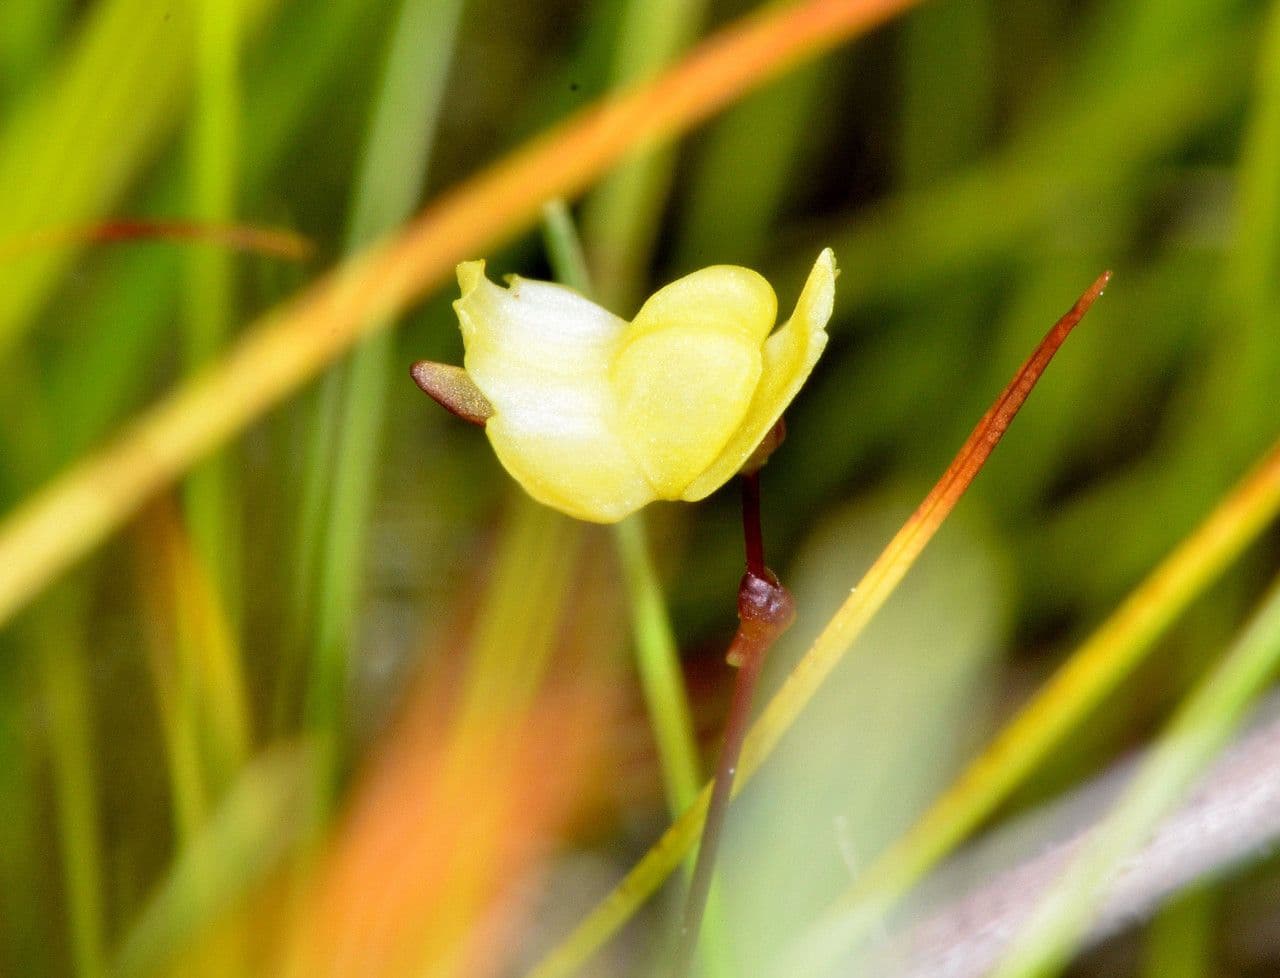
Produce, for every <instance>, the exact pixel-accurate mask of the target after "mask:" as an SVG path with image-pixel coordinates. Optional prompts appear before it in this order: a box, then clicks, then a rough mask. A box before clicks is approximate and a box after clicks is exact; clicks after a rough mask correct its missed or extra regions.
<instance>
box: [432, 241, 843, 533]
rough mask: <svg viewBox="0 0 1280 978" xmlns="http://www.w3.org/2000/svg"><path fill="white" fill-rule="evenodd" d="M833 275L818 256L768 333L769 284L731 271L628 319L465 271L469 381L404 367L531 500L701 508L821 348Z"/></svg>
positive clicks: (829, 259) (597, 515)
mask: <svg viewBox="0 0 1280 978" xmlns="http://www.w3.org/2000/svg"><path fill="white" fill-rule="evenodd" d="M835 277H836V267H835V258H834V256H833V255H832V253H831V250H830V249H827V250H825V251H823V252H822V254H821V255H819V256H818V260H817V262H816V264H815V265H814V267H813V271H812V272H810V274H809V279H808V281H807V282H806V283H805V286H804V289H803V291H802V292H801V294H800V299H799V301H798V302H797V303H796V308H795V311H794V312H793V313H792V315H791V318H790V319H789V320H787V322H786V323H785V324H784V325H783V326H782V327H781V328H779V329H777V330H776V331H775V330H773V326H774V322H775V319H776V317H777V310H778V301H777V298H776V297H775V295H774V293H773V289H772V288H771V287H770V286H769V283H768V282H766V281H765V280H764V279H763V278H762V277H761V276H760V275H758V274H757V273H756V272H753V271H751V270H750V269H746V268H740V267H738V266H734V265H716V266H713V267H711V268H704V269H702V270H701V271H698V272H694V273H693V274H691V275H687V276H685V277H684V278H682V279H680V280H679V281H677V282H673V283H672V284H670V285H668V286H666V287H665V288H663V289H660V290H659V291H658V292H656V293H654V295H653V296H651V297H650V298H649V300H648V301H647V302H645V303H644V305H643V306H642V307H641V309H640V311H639V312H638V313H637V314H636V317H635V319H633V320H632V321H631V322H630V323H628V322H626V321H625V320H623V319H620V318H619V317H617V316H615V315H613V314H612V313H610V312H609V311H608V310H606V309H603V308H601V307H600V306H598V305H596V304H595V303H593V302H591V301H589V300H588V299H586V298H584V297H583V296H581V295H579V294H578V293H577V292H575V291H573V290H572V289H569V288H566V287H564V286H562V285H555V284H552V283H550V282H537V281H531V280H528V279H522V278H518V277H516V276H511V277H510V279H509V280H508V281H509V286H508V287H507V288H502V287H500V286H498V285H495V284H494V283H493V282H491V281H489V279H488V278H486V277H485V274H484V262H483V261H472V262H464V263H463V264H461V265H459V266H458V283H459V285H460V286H461V288H462V297H461V298H460V299H458V300H457V301H456V302H455V303H454V304H453V305H454V309H455V310H456V311H457V313H458V320H459V323H460V325H461V328H462V340H463V344H464V345H465V347H466V357H465V365H466V374H465V375H463V374H462V372H461V371H459V370H458V369H457V368H456V367H443V366H441V365H439V364H430V363H427V362H423V363H419V364H415V366H414V371H413V374H414V378H415V379H416V380H417V381H418V383H419V385H420V386H422V388H423V389H424V390H426V391H427V392H428V393H430V394H432V396H434V397H436V398H437V400H440V401H441V402H442V403H444V404H445V405H446V406H447V407H449V408H450V409H451V410H454V411H455V412H456V413H459V414H462V415H463V416H464V417H469V418H471V419H472V420H476V421H483V422H484V424H485V431H486V432H487V433H488V435H489V440H490V442H492V444H493V448H494V451H495V452H497V455H498V458H499V460H500V461H501V462H502V464H503V466H505V467H506V469H507V471H508V472H510V473H511V475H512V476H513V477H514V478H515V479H516V481H517V482H519V483H520V484H521V485H522V486H523V487H524V488H525V489H526V490H527V491H528V493H529V494H530V495H531V496H533V497H534V498H535V499H537V500H539V501H540V502H543V503H545V504H546V505H548V506H552V507H554V508H556V509H558V510H561V511H562V512H565V513H568V514H569V515H570V516H576V517H578V518H580V519H584V520H592V521H594V522H598V523H612V522H616V521H617V520H620V519H622V518H623V517H625V516H627V515H628V514H630V513H633V512H635V511H636V510H637V509H640V508H641V507H642V506H644V505H645V504H646V503H649V502H652V501H653V500H655V499H684V500H689V501H693V500H698V499H702V498H703V497H704V496H707V495H709V494H710V493H711V492H713V491H715V490H716V489H718V488H719V487H720V486H721V485H723V484H724V483H725V482H727V481H728V480H729V479H730V478H732V477H733V475H734V474H735V473H736V472H737V471H738V470H739V469H740V468H742V465H743V463H744V462H746V461H747V459H748V458H749V457H750V456H751V454H752V452H753V451H754V450H755V448H756V446H757V445H759V444H760V442H761V440H762V439H763V438H764V437H765V436H766V435H767V434H768V433H769V431H770V430H771V429H772V428H773V426H774V424H775V423H776V422H777V421H778V419H779V418H780V417H781V416H782V412H783V411H784V410H785V409H786V407H787V405H788V404H790V403H791V400H792V398H794V397H795V396H796V393H797V392H798V391H799V390H800V386H801V385H802V384H803V383H804V381H805V379H806V378H807V377H808V376H809V373H810V371H812V370H813V366H814V364H815V363H817V360H818V357H819V355H821V353H822V350H823V347H825V346H826V343H827V333H826V326H827V321H828V320H829V319H830V318H831V308H832V303H833V301H834V295H835ZM472 385H474V389H473V388H472ZM476 389H478V390H476Z"/></svg>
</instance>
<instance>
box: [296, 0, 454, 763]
mask: <svg viewBox="0 0 1280 978" xmlns="http://www.w3.org/2000/svg"><path fill="white" fill-rule="evenodd" d="M461 12H462V0H405V3H404V5H403V6H402V7H401V9H400V15H399V18H398V19H397V22H396V24H395V26H394V28H393V31H392V35H391V38H390V41H389V47H388V51H387V60H386V66H385V69H384V73H383V76H382V82H381V85H380V87H379V90H378V94H377V96H376V101H375V104H374V111H373V118H372V121H371V124H370V129H369V135H368V138H367V141H366V144H365V149H364V155H363V159H362V161H361V165H360V171H359V173H358V175H357V177H356V183H355V194H354V202H353V207H352V212H351V218H350V224H349V226H348V231H347V242H346V243H347V248H348V251H350V252H355V251H357V250H359V249H360V248H362V247H365V246H366V245H368V244H369V243H370V242H372V241H373V240H374V239H376V238H377V237H379V236H381V235H383V234H385V233H387V232H388V231H390V230H391V229H393V228H394V227H396V226H397V225H398V224H400V223H401V222H402V221H404V220H405V219H406V218H407V217H408V216H409V215H410V214H411V213H412V212H413V210H414V209H415V208H416V206H417V204H418V201H419V198H420V197H421V195H422V191H423V185H424V183H425V174H426V169H427V162H428V160H429V158H430V154H431V146H432V143H433V140H434V136H435V129H436V122H437V119H438V118H439V114H440V107H441V104H442V102H443V99H444V92H445V84H446V81H447V78H448V71H449V65H450V61H451V57H452V52H453V47H454V43H455V37H456V33H457V27H458V21H459V18H460V17H461ZM391 343H392V338H391V335H390V333H389V332H387V331H385V330H383V331H379V333H378V335H376V336H373V337H370V338H369V339H367V340H366V341H365V342H364V343H362V344H361V345H360V346H359V347H358V348H357V349H356V351H355V354H354V356H353V358H352V360H351V363H350V364H349V366H347V367H345V368H340V373H339V374H338V375H336V376H335V378H334V379H332V380H331V381H330V382H329V383H330V384H335V385H340V387H339V389H340V390H341V391H342V395H341V399H340V401H341V403H340V406H339V408H338V410H337V412H336V414H333V415H331V414H329V413H327V412H326V413H324V414H322V415H321V416H320V417H319V418H318V419H317V420H316V427H317V429H319V430H320V434H319V435H318V436H317V438H318V439H321V440H322V441H323V443H324V444H332V445H334V446H335V448H334V453H333V456H332V461H333V467H332V469H331V468H330V467H329V465H328V464H323V462H325V461H327V460H319V461H321V463H322V464H320V465H318V466H317V467H316V468H313V469H312V470H311V471H310V472H308V474H307V479H308V481H309V482H310V483H312V484H315V485H325V484H330V488H329V491H328V500H327V507H326V514H325V521H324V525H323V529H322V531H321V535H322V541H323V542H322V544H321V545H320V547H319V548H318V551H317V553H318V560H319V563H318V570H317V572H316V574H317V576H316V582H317V589H316V591H317V599H316V605H315V608H316V619H315V646H314V651H313V660H312V672H311V676H310V679H309V681H308V694H307V695H308V699H307V716H308V724H309V726H310V727H311V728H312V729H313V730H317V731H322V732H323V733H324V734H325V735H327V736H328V737H330V738H332V740H333V744H334V746H335V748H336V747H337V744H338V742H339V740H340V735H339V730H340V729H341V726H342V722H343V708H344V705H345V703H346V675H347V656H348V652H349V645H350V642H351V640H352V637H353V636H352V633H353V629H354V627H355V619H356V615H357V613H358V611H359V607H360V600H359V599H360V582H361V580H362V578H363V570H364V547H365V540H366V537H367V533H368V523H369V518H370V510H371V497H372V492H373V486H374V483H375V480H376V478H377V474H378V470H379V466H378V464H377V462H378V457H379V446H380V436H381V431H382V424H383V412H384V400H385V396H386V386H387V384H388V382H389V379H390V376H391V351H392V345H391ZM339 378H340V379H339ZM330 396H332V395H330ZM330 425H332V427H330ZM310 532H311V530H310V528H307V527H304V528H303V534H304V537H305V535H306V534H308V533H310ZM304 570H305V569H304ZM304 581H305V578H304Z"/></svg>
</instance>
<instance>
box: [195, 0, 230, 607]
mask: <svg viewBox="0 0 1280 978" xmlns="http://www.w3.org/2000/svg"><path fill="white" fill-rule="evenodd" d="M193 6H194V24H193V25H192V26H193V33H194V36H195V45H194V46H195V57H194V62H195V64H194V74H195V112H194V117H193V120H192V126H191V132H190V136H189V139H188V156H189V163H188V167H189V184H190V189H189V195H190V205H189V209H190V213H191V215H192V217H193V218H194V219H195V220H197V221H200V222H202V223H206V224H231V223H233V222H234V221H235V219H236V209H237V205H236V198H237V195H238V189H239V178H238V174H239V170H240V159H239V157H240V149H239V143H240V133H239V129H240V120H241V114H242V106H241V96H240V81H239V73H240V45H241V24H240V19H241V14H240V9H239V6H240V5H239V2H238V0H197V2H196V3H195V4H193ZM185 258H186V259H187V261H186V266H187V275H186V291H185V298H186V303H185V309H184V312H185V316H184V323H185V326H186V336H185V339H186V366H187V370H188V372H189V373H194V372H196V371H198V370H200V369H201V368H202V367H204V366H205V365H206V364H207V363H208V362H209V361H210V360H212V359H213V358H214V357H215V356H216V355H217V353H218V352H219V350H221V349H222V347H223V346H224V345H225V343H226V338H227V332H228V330H229V328H230V325H231V322H232V320H233V318H234V317H235V302H234V294H235V289H236V280H235V274H234V272H235V266H234V264H233V261H234V256H233V255H232V254H231V253H230V252H229V251H228V250H227V249H226V248H223V247H219V246H217V245H212V244H195V245H192V246H191V247H190V248H189V249H188V250H187V252H186V255H185ZM238 498H239V493H238V492H237V491H236V488H235V477H234V474H233V470H232V466H231V460H230V459H229V458H228V457H227V456H226V455H219V456H215V457H213V458H211V459H208V460H207V461H206V462H205V463H204V464H203V465H201V466H200V467H199V468H197V469H195V470H194V471H193V472H192V473H191V475H190V477H189V478H188V480H187V483H186V486H185V499H186V513H187V520H188V523H189V524H190V527H191V535H192V538H193V541H194V543H195V547H196V552H197V553H198V554H199V555H200V558H201V560H202V561H203V562H204V564H205V566H206V567H207V568H208V569H209V572H210V573H211V574H212V576H213V580H214V582H215V587H216V588H217V590H218V591H219V592H220V593H221V595H222V598H223V603H224V605H225V606H226V607H227V608H228V609H230V611H231V614H232V619H233V620H234V619H235V618H237V617H238V615H237V613H236V609H237V608H238V606H239V596H238V595H239V591H240V586H239V583H238V578H239V575H240V570H239V568H240V560H241V548H240V527H239V524H240V522H241V520H240V518H239V516H238V514H237V506H236V500H237V499H238Z"/></svg>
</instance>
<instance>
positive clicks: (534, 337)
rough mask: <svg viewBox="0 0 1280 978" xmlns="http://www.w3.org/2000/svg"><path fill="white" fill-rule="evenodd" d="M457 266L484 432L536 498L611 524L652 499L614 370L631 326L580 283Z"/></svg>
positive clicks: (471, 265) (469, 366) (468, 264)
mask: <svg viewBox="0 0 1280 978" xmlns="http://www.w3.org/2000/svg"><path fill="white" fill-rule="evenodd" d="M510 281H511V286H510V288H507V289H504V288H502V287H500V286H498V285H495V284H494V283H493V282H490V281H489V280H488V279H487V278H486V277H485V275H484V262H478V261H477V262H464V263H463V264H461V265H459V266H458V284H459V285H460V286H461V287H462V297H461V298H460V299H458V301H457V302H455V303H454V309H455V310H456V311H457V313H458V320H459V323H460V324H461V327H462V339H463V343H464V345H465V346H466V358H465V361H464V362H465V364H466V370H467V373H468V374H469V375H470V376H471V379H472V380H474V381H475V383H476V386H477V387H479V388H480V390H481V391H482V392H483V393H484V396H485V397H486V398H487V399H488V400H489V402H490V403H491V404H492V405H493V409H494V415H493V417H492V418H490V419H489V420H488V422H487V423H486V424H485V433H486V434H487V435H488V436H489V440H490V442H491V443H492V444H493V448H494V451H495V452H496V453H497V455H498V458H499V460H500V461H501V462H502V464H503V466H504V467H505V468H506V469H507V471H508V472H510V473H511V475H512V476H513V477H514V478H515V479H516V481H518V482H519V483H520V484H521V485H522V486H523V487H524V488H525V490H526V491H527V492H528V493H529V495H531V496H533V497H534V498H535V499H537V500H538V501H540V502H543V503H546V504H547V505H548V506H553V507H555V508H556V509H559V510H561V511H562V512H565V513H568V514H569V515H571V516H576V517H578V518H579V519H584V520H591V521H593V522H597V523H610V522H615V521H617V520H620V519H622V518H623V517H624V516H626V515H628V514H629V513H631V512H633V511H635V510H637V509H639V508H640V507H641V506H643V505H644V504H645V503H647V502H649V501H651V500H652V499H653V498H654V491H653V488H652V487H651V486H650V485H649V483H648V481H647V480H646V479H645V477H644V473H643V472H642V471H641V469H640V467H639V465H637V464H636V462H635V460H634V459H633V458H632V457H631V454H630V453H629V452H628V451H627V449H626V447H625V446H624V445H623V443H622V441H621V439H620V438H619V437H618V435H617V433H616V420H615V416H616V410H615V407H614V398H613V392H612V390H611V389H610V388H609V384H608V368H609V364H610V363H611V362H612V360H613V359H614V356H615V354H616V352H617V349H618V345H619V341H620V339H621V336H622V333H623V331H624V330H625V329H626V323H625V322H624V321H623V320H621V319H619V318H618V317H617V316H614V315H613V314H612V313H610V312H609V311H608V310H606V309H603V308H601V307H600V306H597V305H596V304H595V303H593V302H590V301H589V300H587V299H585V298H583V297H582V296H581V295H579V294H578V293H576V292H574V291H573V290H572V289H568V288H565V287H564V286H560V285H554V284H551V283H548V282H535V281H529V280H525V279H519V278H516V277H514V276H513V277H512V278H511V280H510Z"/></svg>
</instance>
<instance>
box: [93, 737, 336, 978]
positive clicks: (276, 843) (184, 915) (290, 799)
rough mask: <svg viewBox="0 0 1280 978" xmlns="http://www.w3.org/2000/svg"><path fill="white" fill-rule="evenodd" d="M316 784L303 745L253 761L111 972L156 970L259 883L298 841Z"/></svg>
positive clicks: (132, 932)
mask: <svg viewBox="0 0 1280 978" xmlns="http://www.w3.org/2000/svg"><path fill="white" fill-rule="evenodd" d="M315 790H316V785H315V783H314V781H313V779H312V765H311V763H310V757H309V755H308V753H307V752H306V751H305V750H303V749H301V748H299V747H296V746H294V747H277V748H274V749H273V750H271V751H270V752H268V753H266V754H263V755H262V756H260V757H258V758H256V759H255V760H253V761H252V762H251V763H250V764H249V765H248V766H247V767H246V768H245V769H244V771H243V772H242V774H241V775H240V777H239V778H238V780H237V781H236V783H235V784H234V785H233V786H232V788H231V790H230V791H229V792H228V793H227V795H226V797H225V798H224V799H223V801H222V803H221V805H220V806H219V807H218V809H217V810H216V811H215V812H214V813H213V815H212V817H211V818H210V819H209V820H208V822H207V823H206V824H205V826H204V828H203V829H202V830H201V832H200V834H199V835H198V836H197V837H196V838H195V839H193V840H192V842H191V844H190V845H188V846H187V847H186V848H185V849H184V850H183V852H182V854H181V855H180V856H179V857H178V860H177V862H176V863H175V864H174V865H173V866H172V867H171V868H170V870H169V872H168V874H167V875H166V876H165V877H164V879H163V880H162V881H161V882H160V884H159V885H158V886H157V888H156V890H155V892H154V894H153V895H152V897H151V899H150V901H149V902H148V904H147V906H146V908H145V910H144V911H143V912H142V914H141V916H140V917H139V918H138V920H137V921H136V922H134V924H133V925H132V927H131V928H130V929H129V931H128V933H127V934H126V935H125V938H124V940H123V942H122V943H121V946H120V949H119V951H118V953H117V954H116V955H115V959H114V961H113V962H112V967H111V972H110V973H111V975H112V976H113V978H143V976H145V975H150V974H154V973H155V972H156V970H157V969H158V968H160V967H161V966H162V965H164V964H165V963H166V962H168V961H169V960H170V958H171V957H172V956H173V955H175V953H176V952H178V951H179V950H181V949H182V948H183V947H185V946H186V945H188V944H189V943H190V942H191V941H192V940H193V939H194V938H195V937H196V936H197V935H198V934H199V933H200V932H201V931H202V930H203V929H204V928H205V927H207V926H208V925H209V924H211V923H212V922H214V921H215V920H216V919H217V918H218V917H219V916H220V915H221V914H222V913H223V912H224V911H226V910H227V909H229V908H230V907H232V906H234V905H235V904H236V903H237V902H238V901H239V899H240V898H241V897H243V896H244V895H246V894H247V893H249V892H250V891H251V889H252V887H253V886H255V885H256V884H258V883H259V882H261V880H262V879H263V878H264V877H265V875H266V874H267V873H268V872H270V871H271V870H272V869H273V868H275V867H276V866H277V865H279V863H280V861H281V860H282V859H283V858H284V856H285V855H286V854H287V852H288V851H289V849H290V848H291V846H293V845H294V844H296V843H297V842H299V841H300V839H299V833H300V831H301V829H302V827H303V825H304V824H305V822H304V816H305V814H306V812H308V811H309V810H310V808H311V804H312V796H313V795H314V793H315Z"/></svg>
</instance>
